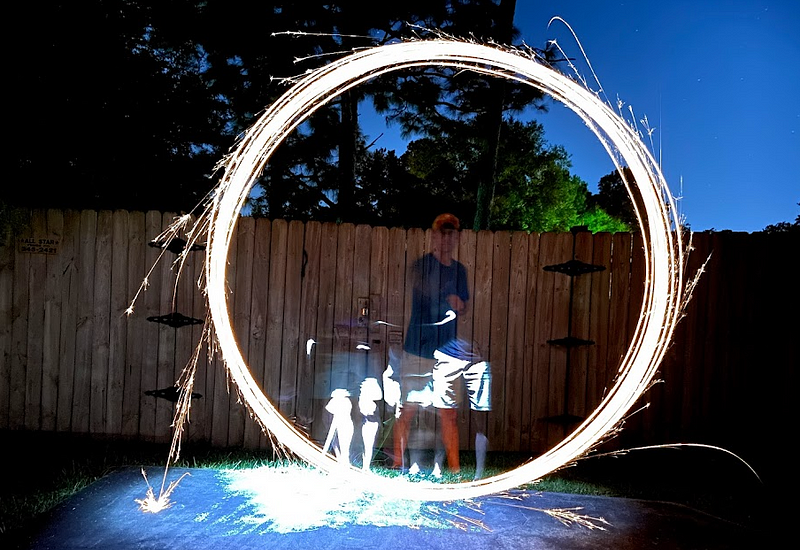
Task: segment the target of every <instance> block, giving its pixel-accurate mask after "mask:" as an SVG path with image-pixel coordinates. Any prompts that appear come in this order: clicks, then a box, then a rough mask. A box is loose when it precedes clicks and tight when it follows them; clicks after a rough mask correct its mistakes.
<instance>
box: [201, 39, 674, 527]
mask: <svg viewBox="0 0 800 550" xmlns="http://www.w3.org/2000/svg"><path fill="white" fill-rule="evenodd" d="M432 65H434V66H443V67H450V68H454V69H460V70H471V71H475V72H477V73H481V74H486V75H491V76H496V77H501V78H507V79H510V80H513V81H516V82H519V83H523V84H527V85H530V86H533V87H535V88H537V89H539V90H541V91H542V92H544V93H546V94H549V95H550V96H551V97H553V98H555V99H556V100H559V101H561V102H562V103H564V104H565V105H566V106H567V107H569V108H570V109H572V110H573V111H574V112H575V113H576V114H577V115H578V116H579V117H580V118H581V119H582V120H583V121H584V122H585V123H586V125H587V126H588V127H589V129H590V130H591V131H592V132H593V133H594V134H595V135H596V136H597V138H598V139H599V141H600V143H601V144H602V146H603V147H604V148H605V149H606V151H607V152H608V154H609V156H610V157H611V159H612V161H613V162H614V164H615V166H616V167H617V169H618V171H619V172H620V174H621V175H622V178H623V182H624V184H625V186H626V187H627V189H628V192H629V194H630V195H631V197H634V198H637V199H638V200H634V201H633V204H634V208H635V213H636V217H637V220H638V223H639V227H640V229H641V234H642V241H643V246H644V257H645V268H646V269H645V282H646V284H645V291H644V296H643V300H642V309H641V312H640V316H639V321H638V323H637V325H636V328H635V332H634V335H633V338H632V341H631V347H630V348H629V349H628V351H627V353H626V354H625V356H624V358H623V360H622V363H621V365H620V367H619V371H618V375H617V378H616V381H615V383H614V385H613V386H612V387H611V388H610V390H609V392H608V393H607V395H606V396H605V398H604V399H603V401H602V402H601V404H600V405H599V406H598V408H597V409H595V411H594V412H592V413H591V414H590V415H589V417H588V418H587V419H586V420H585V421H584V422H583V423H582V424H581V425H580V426H579V427H578V428H577V429H576V430H575V431H574V432H573V433H572V434H571V435H570V436H568V437H567V438H566V439H565V440H563V441H562V442H561V443H559V444H558V445H556V446H555V447H554V448H552V449H551V450H549V451H548V452H546V453H545V454H543V455H542V456H540V457H539V458H537V459H535V460H533V461H531V462H529V463H526V464H525V465H523V466H521V467H519V468H517V469H516V470H513V471H510V472H506V473H503V474H500V475H497V476H494V477H491V478H487V479H482V480H478V481H474V482H468V483H460V484H440V485H436V484H433V485H425V486H421V485H420V484H412V483H409V482H407V481H406V480H403V479H383V478H378V477H376V476H375V475H373V474H369V473H366V472H361V470H359V469H356V468H349V469H342V468H341V467H340V464H339V462H338V461H336V460H335V459H334V458H333V457H331V456H330V455H328V454H326V453H323V452H320V448H319V447H318V446H316V445H315V444H314V443H313V442H311V441H310V440H309V439H308V438H307V437H306V435H305V434H304V433H302V432H301V431H300V430H298V429H297V428H296V427H295V426H294V425H293V424H292V423H291V422H289V421H288V420H287V419H285V418H284V417H283V416H282V415H281V414H280V413H279V412H278V411H277V410H276V409H275V408H274V407H273V405H272V404H271V403H270V402H269V400H268V399H267V398H266V396H265V395H264V394H263V392H262V391H261V390H260V389H259V387H258V384H257V383H256V382H255V380H254V379H253V377H252V375H251V373H250V371H249V369H248V367H247V364H246V362H245V360H244V358H243V356H242V353H241V351H240V350H239V348H238V346H237V343H236V339H235V336H234V332H233V327H232V324H231V320H230V317H229V313H228V311H229V309H228V304H227V294H228V293H227V286H226V285H227V256H228V249H229V247H230V243H231V240H232V238H233V235H234V228H235V225H236V221H237V218H238V216H239V213H240V211H241V209H242V207H243V206H244V203H245V200H246V198H247V196H248V194H249V192H250V189H251V188H252V186H253V184H254V182H255V180H256V179H257V177H258V176H259V175H260V174H261V173H262V171H263V169H264V167H265V165H266V164H267V162H268V161H269V158H270V157H271V155H272V154H273V153H274V151H275V150H276V148H277V147H278V146H279V145H280V144H281V143H282V142H283V140H284V139H285V138H286V137H287V136H288V135H289V134H290V133H291V132H292V131H293V130H294V129H295V128H297V127H298V126H299V125H300V124H301V123H302V122H303V121H304V120H306V119H307V118H308V117H309V116H310V115H311V114H312V113H313V112H314V111H316V110H317V109H319V108H320V107H321V106H322V105H324V104H325V103H327V102H329V101H331V100H332V99H333V98H334V97H336V96H338V95H340V94H342V93H344V92H346V91H347V90H349V89H351V88H354V87H356V86H358V85H359V84H361V83H363V82H365V81H367V80H370V79H372V78H374V77H376V76H379V75H381V74H385V73H388V72H391V71H397V70H402V69H406V68H412V67H422V66H432ZM620 159H622V160H623V161H624V162H625V163H626V164H627V166H628V167H629V168H630V170H631V173H632V174H633V181H628V180H627V179H626V178H625V175H624V172H623V171H622V170H621V160H620ZM222 168H224V174H223V176H222V179H221V181H220V183H219V185H218V187H217V188H216V190H215V192H214V194H213V199H212V201H211V203H210V205H209V206H208V209H207V211H206V214H205V215H204V216H203V219H202V220H201V221H198V224H200V223H207V224H208V237H207V238H208V241H207V248H206V263H205V269H206V271H205V276H206V283H205V290H206V294H207V299H208V304H209V309H210V315H211V320H212V323H213V328H214V334H215V336H216V341H217V343H218V345H219V349H220V351H221V353H222V356H223V359H224V361H225V365H226V368H227V369H228V373H229V375H230V379H231V381H232V382H233V384H234V386H235V388H236V389H237V391H238V393H239V396H240V398H241V400H242V402H243V403H245V404H246V405H247V407H248V408H249V409H250V410H251V412H252V414H253V415H254V417H255V418H256V419H257V420H258V422H259V423H260V424H261V425H262V426H263V427H264V428H266V430H267V431H268V433H270V434H271V435H272V436H273V437H274V438H275V439H276V440H277V441H278V442H280V443H282V444H284V445H286V446H287V447H288V448H290V449H291V450H292V451H293V452H294V453H295V454H296V455H297V456H299V457H300V458H302V459H303V460H304V461H305V462H307V463H309V464H311V465H313V466H316V467H318V468H320V469H322V470H324V471H333V470H335V471H336V473H337V475H338V476H345V478H346V480H347V481H349V482H352V483H354V484H356V485H357V486H361V487H365V488H366V487H367V486H369V488H370V490H371V491H377V492H381V493H385V494H390V495H393V496H396V497H400V498H408V499H418V500H429V501H449V500H455V499H468V498H472V497H477V496H481V495H486V494H489V493H498V492H502V491H505V490H508V489H511V488H513V487H517V486H520V485H523V484H525V483H528V482H530V481H532V480H536V479H540V478H541V477H543V476H545V475H547V474H548V473H551V472H553V471H555V470H557V469H559V468H561V467H562V466H563V465H565V464H567V463H570V462H573V461H574V460H575V459H577V458H579V457H581V456H583V455H585V454H586V453H588V452H589V451H590V450H591V449H592V448H594V446H595V445H597V444H598V442H600V441H602V439H603V438H604V436H606V434H608V433H610V432H613V431H614V430H615V429H616V427H617V426H618V424H619V423H620V422H621V421H622V420H624V417H625V414H626V412H627V411H628V410H629V409H630V408H631V407H632V406H633V404H634V403H635V402H636V400H637V399H638V398H639V397H640V395H641V394H642V393H643V392H644V391H645V390H646V389H647V388H648V387H649V384H650V382H651V380H652V378H653V376H654V374H655V372H656V369H657V367H658V365H659V363H660V362H661V360H662V358H663V356H664V354H665V352H666V349H667V345H668V343H669V341H670V339H671V337H672V334H673V332H674V329H675V325H676V323H677V321H678V319H679V316H680V312H681V308H682V306H683V301H682V293H683V287H684V274H683V267H684V249H683V243H682V240H681V235H680V234H679V232H680V223H679V222H680V220H678V219H677V218H676V215H677V209H676V208H675V203H674V199H673V197H672V195H671V194H670V193H669V190H668V188H667V185H666V182H665V181H664V178H663V175H662V174H661V171H660V169H659V167H658V164H657V162H656V161H655V159H654V158H653V157H652V155H651V153H650V152H649V150H648V149H647V147H646V146H645V145H644V144H643V143H642V141H641V139H640V136H639V135H638V133H637V131H636V130H635V128H631V127H630V125H629V124H628V123H627V122H626V121H625V120H623V119H622V117H621V116H619V115H617V114H616V113H615V112H614V111H613V110H612V109H611V108H609V106H608V105H606V104H605V103H603V102H602V101H600V100H599V99H598V98H597V96H596V95H595V94H594V93H593V92H591V91H590V90H588V89H587V87H585V86H583V85H581V84H580V83H577V82H575V81H574V80H572V79H570V78H568V77H566V76H564V75H562V74H560V73H558V72H556V71H555V70H553V69H551V68H549V67H548V66H547V65H546V64H544V63H543V62H542V61H540V59H539V58H538V57H537V55H536V54H535V52H533V51H532V50H527V49H512V48H507V47H500V46H496V45H491V46H488V45H482V44H477V43H473V42H467V41H458V40H453V39H446V38H437V39H433V40H421V41H412V42H402V43H397V44H391V45H387V46H381V47H376V48H372V49H367V50H362V51H359V52H356V53H353V54H350V55H348V56H346V57H344V58H342V59H340V60H338V61H334V62H332V63H330V64H328V65H326V66H324V67H322V68H320V69H317V70H316V71H312V72H310V73H308V74H307V75H305V76H303V77H302V78H300V79H298V80H297V81H296V83H295V84H294V86H293V87H292V88H291V89H290V90H289V91H287V92H286V93H285V94H284V95H283V96H282V97H281V98H280V99H279V100H278V101H277V102H276V103H275V104H274V105H273V106H272V107H271V108H270V109H268V110H267V111H266V112H265V113H264V114H263V115H262V116H261V117H260V118H259V119H258V120H257V121H256V123H255V124H254V125H253V126H252V127H251V128H250V129H249V130H248V131H247V132H246V133H245V134H244V136H243V137H242V139H241V141H240V143H239V145H238V147H237V149H236V150H235V151H234V152H233V153H232V154H231V155H229V156H228V157H227V158H226V159H225V160H224V162H223V163H222ZM634 182H635V184H634ZM562 512H563V514H562V516H559V517H568V516H569V514H570V513H571V511H569V510H565V511H562Z"/></svg>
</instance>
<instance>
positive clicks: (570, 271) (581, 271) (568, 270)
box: [542, 260, 605, 277]
mask: <svg viewBox="0 0 800 550" xmlns="http://www.w3.org/2000/svg"><path fill="white" fill-rule="evenodd" d="M542 269H544V270H545V271H555V272H556V273H563V274H564V275H568V276H569V277H576V276H578V275H585V274H586V273H594V272H596V271H603V270H604V269H605V266H602V265H592V264H587V263H586V262H582V261H580V260H569V261H568V262H564V263H563V264H555V265H546V266H544V267H543V268H542Z"/></svg>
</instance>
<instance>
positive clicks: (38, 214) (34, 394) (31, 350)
mask: <svg viewBox="0 0 800 550" xmlns="http://www.w3.org/2000/svg"><path fill="white" fill-rule="evenodd" d="M46 231H47V220H46V218H45V212H44V211H42V210H34V211H33V212H32V213H31V235H32V236H33V239H34V240H35V241H37V242H38V240H39V239H40V238H42V237H43V236H44V234H45V232H46ZM28 256H29V258H28V261H29V264H30V268H29V272H28V285H29V290H28V313H27V316H28V327H29V329H28V334H27V350H26V356H27V365H26V368H25V422H24V427H25V429H27V430H38V429H39V428H40V426H41V406H42V337H41V333H39V332H38V331H34V330H31V329H32V328H34V327H35V328H37V329H39V330H41V327H42V326H44V305H45V300H44V296H43V294H42V292H40V291H39V289H40V288H43V287H44V284H45V279H46V276H47V257H46V256H45V255H44V254H38V253H29V254H28Z"/></svg>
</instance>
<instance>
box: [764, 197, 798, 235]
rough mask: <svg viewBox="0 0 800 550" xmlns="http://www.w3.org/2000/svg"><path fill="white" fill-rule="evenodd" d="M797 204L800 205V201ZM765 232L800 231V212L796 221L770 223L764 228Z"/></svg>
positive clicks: (793, 232)
mask: <svg viewBox="0 0 800 550" xmlns="http://www.w3.org/2000/svg"><path fill="white" fill-rule="evenodd" d="M797 206H800V202H799V203H797ZM764 233H792V234H796V233H800V214H798V215H797V217H796V218H795V219H794V223H790V222H778V223H775V224H770V225H768V226H767V227H765V228H764Z"/></svg>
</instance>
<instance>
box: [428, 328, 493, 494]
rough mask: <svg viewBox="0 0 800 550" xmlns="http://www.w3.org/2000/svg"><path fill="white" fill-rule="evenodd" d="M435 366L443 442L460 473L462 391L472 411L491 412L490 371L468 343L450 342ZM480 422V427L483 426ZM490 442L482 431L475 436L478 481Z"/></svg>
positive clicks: (433, 377)
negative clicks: (459, 415)
mask: <svg viewBox="0 0 800 550" xmlns="http://www.w3.org/2000/svg"><path fill="white" fill-rule="evenodd" d="M433 355H434V358H435V359H436V363H435V364H434V366H433V372H432V373H431V388H432V391H431V393H432V403H433V406H434V407H435V408H436V409H437V411H438V414H439V418H440V419H441V422H442V442H443V443H444V452H445V454H446V456H447V464H448V466H449V467H450V469H451V470H452V471H456V472H457V471H459V470H460V465H459V456H458V449H459V441H458V425H457V423H456V418H457V414H458V407H459V406H460V405H461V404H462V403H463V389H466V397H467V399H468V400H469V407H470V409H471V410H473V411H481V412H488V411H489V410H491V395H492V392H491V372H490V371H489V363H488V362H486V361H484V360H483V358H482V356H481V355H480V354H479V353H477V350H476V349H475V346H474V345H471V344H469V343H468V342H466V341H465V340H461V339H458V338H457V339H455V340H450V341H449V342H448V343H446V344H445V345H444V346H442V347H441V348H439V349H437V350H436V351H435V352H434V353H433ZM484 424H485V423H484V422H479V423H478V426H482V425H484ZM487 447H488V439H487V437H486V434H484V433H483V431H482V430H481V429H479V430H478V432H477V433H476V434H475V479H479V478H481V477H483V470H484V467H485V464H486V451H487ZM442 458H443V457H442V452H441V448H439V447H438V446H437V449H436V456H435V466H434V475H435V474H436V473H437V472H440V471H441V465H442Z"/></svg>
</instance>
